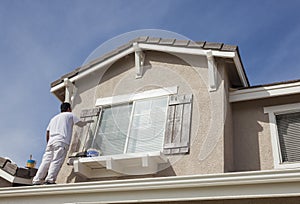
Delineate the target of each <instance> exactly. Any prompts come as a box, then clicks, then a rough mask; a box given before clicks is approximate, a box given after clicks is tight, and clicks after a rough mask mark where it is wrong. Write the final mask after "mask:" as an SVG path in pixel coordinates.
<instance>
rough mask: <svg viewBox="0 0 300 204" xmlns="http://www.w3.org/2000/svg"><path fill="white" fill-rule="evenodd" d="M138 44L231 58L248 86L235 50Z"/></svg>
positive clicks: (243, 82) (144, 47) (163, 50)
mask: <svg viewBox="0 0 300 204" xmlns="http://www.w3.org/2000/svg"><path fill="white" fill-rule="evenodd" d="M138 46H139V47H140V48H141V49H145V50H155V51H162V52H170V53H184V54H191V55H204V56H208V53H210V52H211V54H212V56H214V57H223V58H231V59H233V61H234V64H235V66H236V69H237V72H238V75H239V77H240V79H241V81H242V84H243V85H244V86H245V87H248V86H249V84H248V80H247V77H246V75H245V72H244V69H243V66H242V63H241V60H240V58H239V56H238V55H237V53H236V52H230V51H218V50H203V49H199V48H187V47H174V46H167V45H154V44H146V43H139V44H138Z"/></svg>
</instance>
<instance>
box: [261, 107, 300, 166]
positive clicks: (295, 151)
mask: <svg viewBox="0 0 300 204" xmlns="http://www.w3.org/2000/svg"><path fill="white" fill-rule="evenodd" d="M265 113H268V114H269V119H270V128H271V136H272V148H273V157H274V166H275V168H296V167H300V148H299V146H300V104H299V103H297V104H289V105H281V106H272V107H266V108H265Z"/></svg>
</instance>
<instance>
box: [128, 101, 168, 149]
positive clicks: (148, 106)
mask: <svg viewBox="0 0 300 204" xmlns="http://www.w3.org/2000/svg"><path fill="white" fill-rule="evenodd" d="M167 102H168V100H167V97H164V98H157V99H150V100H143V101H137V102H136V103H135V107H134V112H133V118H132V124H131V128H130V133H129V140H128V147H127V152H128V153H134V152H150V151H158V150H162V148H163V138H164V131H165V122H166V114H167Z"/></svg>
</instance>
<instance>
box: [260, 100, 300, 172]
mask: <svg viewBox="0 0 300 204" xmlns="http://www.w3.org/2000/svg"><path fill="white" fill-rule="evenodd" d="M296 111H300V103H293V104H285V105H278V106H269V107H264V113H268V115H269V124H270V132H271V143H272V150H273V159H274V160H273V161H274V168H275V169H286V168H300V162H299V163H282V156H281V151H280V144H279V136H278V129H277V124H276V115H279V114H286V113H293V112H296Z"/></svg>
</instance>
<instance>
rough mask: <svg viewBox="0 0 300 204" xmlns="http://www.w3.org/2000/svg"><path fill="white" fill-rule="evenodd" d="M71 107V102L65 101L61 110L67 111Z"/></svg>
mask: <svg viewBox="0 0 300 204" xmlns="http://www.w3.org/2000/svg"><path fill="white" fill-rule="evenodd" d="M69 109H71V104H70V103H66V102H64V103H62V104H61V105H60V112H67V111H68V110H69Z"/></svg>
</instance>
